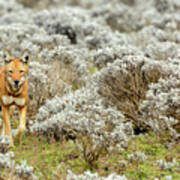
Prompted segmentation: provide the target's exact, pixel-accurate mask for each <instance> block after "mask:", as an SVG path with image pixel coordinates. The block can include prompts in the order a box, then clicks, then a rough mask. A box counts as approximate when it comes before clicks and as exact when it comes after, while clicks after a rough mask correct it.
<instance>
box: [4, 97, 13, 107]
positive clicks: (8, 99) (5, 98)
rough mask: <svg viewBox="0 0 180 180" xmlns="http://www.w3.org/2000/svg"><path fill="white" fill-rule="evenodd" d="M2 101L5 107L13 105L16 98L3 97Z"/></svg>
mask: <svg viewBox="0 0 180 180" xmlns="http://www.w3.org/2000/svg"><path fill="white" fill-rule="evenodd" d="M2 100H3V103H4V104H5V105H9V104H12V103H13V101H14V98H13V97H12V96H3V97H2Z"/></svg>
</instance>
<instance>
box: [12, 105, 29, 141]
mask: <svg viewBox="0 0 180 180" xmlns="http://www.w3.org/2000/svg"><path fill="white" fill-rule="evenodd" d="M26 109H27V108H26V106H24V107H22V108H19V119H20V123H19V127H18V131H17V134H16V135H15V141H16V142H17V141H20V140H21V137H22V135H23V133H24V131H25V129H26Z"/></svg>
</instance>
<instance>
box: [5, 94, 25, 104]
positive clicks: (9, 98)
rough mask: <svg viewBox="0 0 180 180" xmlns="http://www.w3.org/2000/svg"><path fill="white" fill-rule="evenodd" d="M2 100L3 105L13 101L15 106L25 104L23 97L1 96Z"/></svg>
mask: <svg viewBox="0 0 180 180" xmlns="http://www.w3.org/2000/svg"><path fill="white" fill-rule="evenodd" d="M2 101H3V103H4V104H5V105H10V104H13V103H14V104H15V105H17V106H23V105H24V104H25V98H16V97H13V96H3V97H2Z"/></svg>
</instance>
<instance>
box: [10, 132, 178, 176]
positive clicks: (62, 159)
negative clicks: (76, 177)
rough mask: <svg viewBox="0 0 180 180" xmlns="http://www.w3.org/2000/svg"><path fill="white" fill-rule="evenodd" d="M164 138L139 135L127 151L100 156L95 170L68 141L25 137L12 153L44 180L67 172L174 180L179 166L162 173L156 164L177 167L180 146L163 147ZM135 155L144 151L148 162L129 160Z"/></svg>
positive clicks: (164, 144)
mask: <svg viewBox="0 0 180 180" xmlns="http://www.w3.org/2000/svg"><path fill="white" fill-rule="evenodd" d="M167 139H168V136H167V135H162V136H161V137H159V136H156V135H155V134H153V133H149V134H148V135H145V136H138V137H136V138H134V139H132V140H131V141H130V142H129V146H128V148H127V149H126V150H123V151H122V152H120V151H118V150H117V149H116V150H114V151H113V152H111V153H107V154H102V155H101V156H100V157H99V159H98V161H97V162H96V166H94V167H91V166H90V165H89V164H88V163H87V162H86V161H85V160H84V158H83V155H82V153H81V152H80V150H79V148H78V146H77V144H76V143H74V142H73V141H71V140H69V141H63V142H58V143H57V142H54V141H52V142H51V143H48V142H47V141H46V140H45V139H43V138H39V137H36V136H32V135H26V136H25V137H24V138H23V140H22V141H21V143H20V144H18V145H16V146H15V147H14V149H13V151H14V152H15V159H16V160H17V162H20V161H21V160H23V159H26V160H27V162H28V164H30V165H32V166H33V167H34V168H35V172H36V174H37V175H38V176H39V177H40V179H43V180H44V179H46V180H51V179H65V177H66V174H67V169H71V170H72V171H73V172H74V173H77V174H80V173H83V172H84V171H86V170H90V171H92V172H98V173H99V174H100V175H101V176H107V175H108V174H110V173H113V172H116V173H118V174H125V175H126V176H127V177H128V178H129V179H133V180H137V179H148V180H151V179H152V180H154V178H155V177H157V178H159V179H162V180H163V179H165V176H167V175H171V176H172V179H173V180H176V179H177V180H178V179H180V168H179V167H174V168H173V169H172V170H171V171H170V170H163V169H161V168H160V167H159V166H158V165H157V160H159V159H164V160H166V161H172V159H173V158H176V160H177V161H178V163H179V166H180V144H174V145H173V146H172V148H171V149H170V150H169V149H168V148H167V146H166V143H167ZM135 152H144V153H145V155H146V156H147V160H146V161H145V162H144V163H140V162H138V161H129V160H128V155H129V154H132V153H135Z"/></svg>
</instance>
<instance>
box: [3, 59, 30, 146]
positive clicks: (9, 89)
mask: <svg viewBox="0 0 180 180" xmlns="http://www.w3.org/2000/svg"><path fill="white" fill-rule="evenodd" d="M21 69H23V70H24V73H23V74H22V73H20V70H21ZM28 69H29V65H28V64H27V63H24V62H23V61H22V59H20V58H17V59H10V61H9V62H8V63H5V65H4V66H3V67H0V103H1V106H2V111H3V123H4V127H5V135H7V136H9V137H10V140H11V143H10V146H13V140H12V134H11V126H10V122H9V119H10V118H11V117H12V114H11V112H10V107H11V106H12V105H16V106H17V107H18V109H19V117H20V126H19V129H18V133H17V138H18V140H19V139H20V137H21V135H22V133H23V131H24V130H25V123H26V106H27V103H28V81H27V80H25V81H24V83H23V84H22V85H21V86H20V87H18V88H17V89H15V88H13V86H12V85H11V84H10V83H9V82H8V80H7V78H10V79H11V80H12V81H13V82H14V81H15V80H19V81H20V79H21V77H22V76H25V77H26V75H27V73H28ZM9 70H12V71H13V72H12V73H10V74H9V73H8V72H9ZM4 96H6V97H10V98H18V99H19V98H20V99H25V103H24V104H23V105H22V106H21V105H18V104H16V103H15V101H14V102H13V103H11V104H4V102H3V97H4ZM12 112H13V111H12Z"/></svg>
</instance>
